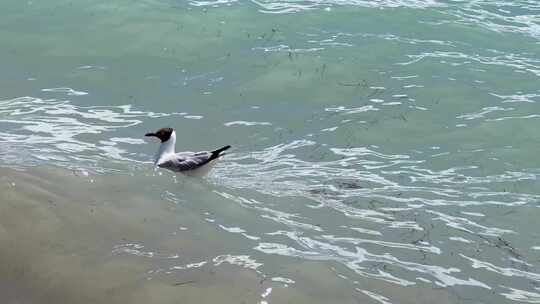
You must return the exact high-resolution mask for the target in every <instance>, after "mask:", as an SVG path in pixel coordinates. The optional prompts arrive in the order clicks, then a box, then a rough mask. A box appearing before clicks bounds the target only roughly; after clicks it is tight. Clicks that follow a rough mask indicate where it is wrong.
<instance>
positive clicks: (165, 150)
mask: <svg viewBox="0 0 540 304" xmlns="http://www.w3.org/2000/svg"><path fill="white" fill-rule="evenodd" d="M175 146H176V132H175V131H173V132H172V133H171V137H170V138H169V140H167V141H166V142H162V143H161V145H160V146H159V150H158V152H157V154H156V164H157V163H159V161H160V160H161V159H162V158H163V157H166V156H169V155H171V154H174V153H175V152H174V148H175Z"/></svg>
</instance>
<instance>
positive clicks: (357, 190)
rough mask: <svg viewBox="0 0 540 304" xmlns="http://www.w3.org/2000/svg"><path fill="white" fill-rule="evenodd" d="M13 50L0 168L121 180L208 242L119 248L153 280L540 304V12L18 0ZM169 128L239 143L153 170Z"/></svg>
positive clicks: (2, 18) (9, 12) (5, 78)
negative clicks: (204, 161)
mask: <svg viewBox="0 0 540 304" xmlns="http://www.w3.org/2000/svg"><path fill="white" fill-rule="evenodd" d="M0 42H1V47H0V166H1V167H8V168H15V169H17V170H32V168H36V167H37V168H40V169H42V170H47V169H46V168H48V167H59V168H62V170H66V172H75V173H76V174H75V175H76V176H82V177H84V181H86V182H87V183H88V185H89V186H90V184H91V183H93V182H94V181H99V180H107V182H106V183H104V184H103V186H102V187H101V188H100V191H101V193H100V194H101V197H102V198H103V200H106V199H107V197H109V196H110V197H115V198H116V200H118V201H120V200H121V198H122V195H123V194H122V193H120V194H119V193H117V192H115V191H116V190H115V189H117V188H118V187H119V186H118V187H117V186H116V185H115V182H116V181H118V183H122V185H123V186H122V189H124V190H123V191H125V192H124V195H125V196H129V197H134V196H135V197H136V196H140V197H145V198H148V199H147V200H142V201H141V202H139V203H138V206H145V208H158V206H162V207H163V206H169V207H170V208H168V209H167V210H168V211H167V212H168V213H169V214H168V216H170V217H171V218H174V217H175V216H179V217H180V215H182V217H181V219H182V221H180V218H177V219H175V220H173V219H171V221H172V222H168V223H167V224H165V223H161V222H159V221H155V222H152V225H153V227H152V229H154V230H155V231H160V232H161V233H162V235H168V236H170V233H171V232H172V231H175V232H178V229H180V228H181V229H180V230H181V231H182V233H184V235H186V234H187V235H188V237H189V238H192V239H194V240H196V242H195V243H196V244H197V246H198V248H201V249H200V250H194V251H195V252H196V254H195V253H193V254H192V255H189V254H187V253H184V254H183V253H182V252H189V250H186V249H185V248H184V247H182V246H183V245H182V243H181V242H178V243H175V242H174V239H172V240H171V239H170V237H169V238H168V239H167V245H166V247H163V246H164V245H163V244H162V243H161V242H157V241H155V240H152V239H151V238H148V237H143V236H141V237H140V238H139V239H138V240H137V242H127V241H125V240H122V239H120V238H118V239H116V240H113V241H112V242H113V243H114V245H112V246H110V247H106V246H105V245H104V246H105V247H104V251H103V252H106V253H104V254H110V255H113V256H115V257H116V258H117V259H120V260H122V259H126V260H129V261H132V262H133V263H142V261H144V263H146V264H145V265H148V267H147V268H146V269H143V270H141V271H140V274H137V275H135V277H136V278H137V279H139V278H140V277H141V276H145V278H146V279H147V280H148V281H149V282H150V281H152V280H155V279H163V278H165V280H166V279H167V278H170V277H171V276H172V277H175V276H182V275H183V273H184V272H185V271H188V270H187V269H189V271H190V272H191V271H193V269H201V271H203V270H204V269H205V267H213V268H215V269H220V267H223V263H224V261H228V264H231V265H233V266H234V267H238V268H242V269H246V270H247V271H248V272H249V273H251V274H252V275H253V276H254V279H253V280H263V281H264V280H267V281H268V282H271V283H268V284H269V285H265V286H264V288H262V290H261V291H260V292H258V294H260V297H259V298H260V299H259V300H258V301H259V302H260V303H263V302H266V303H273V300H272V297H273V296H274V295H276V294H279V292H280V290H289V291H294V292H298V294H302V295H304V296H305V299H308V300H309V299H311V300H309V301H308V300H305V301H306V302H313V301H315V300H318V301H320V302H321V303H331V302H335V303H434V302H448V303H523V302H525V303H540V269H539V264H538V261H539V259H540V234H539V232H538V225H537V222H538V219H537V218H538V217H539V216H540V209H539V208H538V207H539V204H538V201H539V198H540V191H539V190H538V189H539V188H538V186H539V183H538V181H537V178H538V176H539V174H540V157H539V154H538V151H540V136H539V134H538V127H539V118H540V108H539V107H538V105H537V102H540V86H539V77H540V57H539V54H540V3H539V2H537V1H532V0H521V1H504V0H499V1H494V0H479V1H457V0H456V1H450V0H448V1H437V0H431V1H429V0H426V1H420V0H401V1H400V0H387V1H382V0H380V1H361V0H351V1H337V0H330V1H307V0H306V1H292V0H284V1H270V0H264V1H263V0H261V1H255V0H253V1H228V0H217V1H176V0H161V1H160V0H144V1H143V0H140V1H136V0H132V1H120V0H115V1H99V0H92V1H88V0H86V1H84V0H81V1H60V0H54V1H12V0H4V1H2V2H0ZM165 126H170V127H174V128H175V129H176V130H177V133H178V137H179V143H178V149H179V150H200V149H201V150H202V149H211V148H216V147H220V146H222V145H225V144H231V145H232V146H233V150H232V152H231V153H230V154H229V155H228V156H227V157H225V158H224V160H223V161H222V162H221V163H220V164H219V165H218V167H217V168H216V169H215V170H214V171H213V174H212V175H211V176H209V177H208V178H207V180H206V181H201V182H200V184H199V182H197V183H196V185H195V186H194V185H193V183H192V182H193V181H191V180H189V181H185V180H184V179H183V178H181V177H174V176H173V175H171V174H170V173H168V172H162V171H158V172H154V170H153V168H152V164H151V159H152V156H153V154H154V153H155V151H156V149H157V143H156V142H153V141H149V140H148V139H147V138H145V137H144V136H143V135H144V134H145V133H146V132H149V131H154V130H156V129H158V128H160V127H165ZM50 170H53V169H50ZM68 170H69V171H68ZM66 183H68V185H67V188H69V187H70V185H69V180H68V181H67V182H66ZM141 185H146V186H144V187H142V186H141ZM73 187H82V188H84V183H83V186H81V185H80V183H78V184H77V186H75V185H73ZM126 189H128V190H126ZM107 191H111V192H110V194H108V193H107ZM113 192H114V194H113ZM81 193H83V192H81ZM84 193H86V192H84ZM88 197H89V196H88V195H87V196H82V194H81V197H80V199H74V203H76V202H77V201H78V202H79V203H80V204H84V202H85V201H86V199H87V198H88ZM113 201H114V200H113ZM160 204H161V205H160ZM123 210H129V208H125V209H123ZM126 212H127V211H126ZM185 214H188V215H189V217H188V216H186V215H185ZM134 216H135V217H136V215H134ZM184 217H186V218H184ZM176 220H178V221H179V222H174V221H176ZM194 222H196V223H197V224H196V225H195V224H193V225H194V226H190V223H194ZM172 223H174V225H176V226H175V227H174V228H171V229H173V230H171V231H170V230H167V229H169V228H170V227H172V226H174V225H173V224H172ZM0 225H1V223H0ZM179 227H180V228H179ZM88 229H89V230H88V231H84V230H83V231H82V232H81V233H82V234H84V233H89V234H90V233H91V232H90V230H91V229H92V228H91V226H89V228H88ZM111 229H114V225H111ZM201 231H204V233H202V232H201ZM156 235H159V233H158V234H156ZM175 235H176V234H175ZM219 240H222V241H221V242H220V241H219ZM107 246H108V245H107ZM204 248H206V249H204ZM0 250H1V249H0ZM79 250H80V249H79ZM145 250H146V251H145ZM161 251H167V252H169V251H170V252H180V253H179V254H178V256H177V257H176V258H172V259H167V260H166V261H164V259H162V258H161V256H160V255H159V254H157V253H159V252H161ZM78 252H79V253H80V251H78ZM145 252H146V253H148V252H152V253H154V254H144V253H145ZM226 264H227V263H226ZM159 276H162V277H161V278H158V277H159ZM231 276H233V275H231ZM321 276H324V277H325V278H324V279H321ZM223 279H224V280H226V276H225V278H223ZM218 281H219V280H218ZM321 282H322V283H321ZM218 284H219V282H218ZM261 284H262V283H261ZM265 284H266V283H265ZM321 286H324V287H325V288H326V289H322V290H321ZM268 288H270V289H268ZM243 292H246V294H247V291H244V290H243V289H241V288H239V289H238V290H237V291H236V292H235V293H236V294H237V295H238V297H239V298H242V296H243V295H244V294H243ZM249 292H252V291H249ZM310 295H311V298H310ZM225 297H226V296H225ZM295 299H297V298H294V297H288V294H287V293H285V295H283V296H282V297H281V298H280V301H277V302H275V303H286V302H284V301H290V302H291V303H299V302H298V301H300V300H295ZM197 302H201V301H200V300H199V301H196V300H193V303H197ZM300 302H301V301H300Z"/></svg>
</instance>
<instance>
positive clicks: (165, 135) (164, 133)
mask: <svg viewBox="0 0 540 304" xmlns="http://www.w3.org/2000/svg"><path fill="white" fill-rule="evenodd" d="M173 132H174V130H173V128H162V129H159V130H157V132H155V133H146V134H145V135H144V136H155V137H157V138H159V140H161V142H162V143H164V142H166V141H167V140H169V138H171V134H172V133H173Z"/></svg>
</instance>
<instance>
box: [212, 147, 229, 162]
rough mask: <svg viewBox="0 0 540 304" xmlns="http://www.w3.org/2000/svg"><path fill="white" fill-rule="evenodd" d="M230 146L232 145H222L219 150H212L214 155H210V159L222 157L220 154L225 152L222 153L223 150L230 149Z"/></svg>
mask: <svg viewBox="0 0 540 304" xmlns="http://www.w3.org/2000/svg"><path fill="white" fill-rule="evenodd" d="M230 147H231V146H230V145H226V146H225V147H222V148H219V149H217V150H214V151H212V152H211V153H212V155H211V156H210V159H209V161H210V160H213V159H216V158H218V157H220V156H222V155H223V154H221V152H223V151H225V150H228V149H229V148H230Z"/></svg>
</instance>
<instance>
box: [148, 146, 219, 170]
mask: <svg viewBox="0 0 540 304" xmlns="http://www.w3.org/2000/svg"><path fill="white" fill-rule="evenodd" d="M211 158H212V153H211V152H208V151H202V152H197V153H191V152H182V153H177V154H174V155H172V156H171V157H169V158H167V159H164V160H162V161H160V162H159V163H158V164H157V165H158V167H160V168H165V169H169V170H172V171H176V172H181V171H189V170H194V169H197V168H199V167H202V166H204V165H205V164H207V163H208V162H209V161H211V160H212V159H211Z"/></svg>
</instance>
